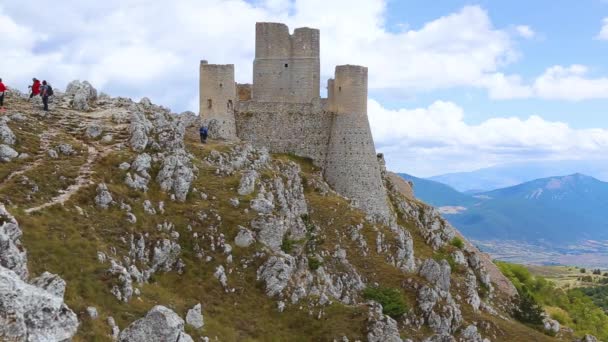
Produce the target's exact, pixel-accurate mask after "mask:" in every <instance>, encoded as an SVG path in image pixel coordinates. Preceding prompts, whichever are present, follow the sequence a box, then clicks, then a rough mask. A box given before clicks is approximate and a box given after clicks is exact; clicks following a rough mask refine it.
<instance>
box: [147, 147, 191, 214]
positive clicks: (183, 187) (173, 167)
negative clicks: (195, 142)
mask: <svg viewBox="0 0 608 342" xmlns="http://www.w3.org/2000/svg"><path fill="white" fill-rule="evenodd" d="M191 158H192V157H191V156H190V155H189V154H188V153H187V152H186V151H185V150H181V149H180V150H174V151H173V152H172V153H171V154H169V155H167V156H165V157H164V159H163V161H162V167H161V170H160V171H159V172H158V175H157V176H156V182H157V183H158V184H159V185H160V188H161V189H162V190H163V191H167V192H173V194H174V195H175V198H176V199H177V200H178V201H180V202H184V201H185V200H186V196H187V195H188V192H190V186H191V185H192V181H194V177H195V176H194V172H195V168H194V166H193V164H192V160H191Z"/></svg>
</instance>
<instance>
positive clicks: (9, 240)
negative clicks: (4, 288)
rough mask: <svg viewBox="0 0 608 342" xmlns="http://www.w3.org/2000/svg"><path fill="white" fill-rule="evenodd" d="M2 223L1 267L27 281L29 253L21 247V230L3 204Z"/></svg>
mask: <svg viewBox="0 0 608 342" xmlns="http://www.w3.org/2000/svg"><path fill="white" fill-rule="evenodd" d="M0 222H2V225H1V226H0V266H2V267H5V268H7V269H9V270H12V271H13V272H15V273H16V274H17V275H18V276H19V277H20V278H21V279H23V280H27V278H28V270H27V253H26V251H25V249H24V248H23V246H22V245H21V240H20V239H21V235H22V232H21V228H19V223H18V222H17V220H16V219H15V217H14V216H13V215H11V214H10V213H9V212H8V211H7V210H6V208H5V207H4V205H3V204H0Z"/></svg>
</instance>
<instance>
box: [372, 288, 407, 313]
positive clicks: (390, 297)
mask: <svg viewBox="0 0 608 342" xmlns="http://www.w3.org/2000/svg"><path fill="white" fill-rule="evenodd" d="M363 298H365V299H367V300H373V301H376V302H378V303H380V304H381V305H382V312H383V313H384V314H385V315H389V316H391V317H393V318H398V317H400V316H401V315H403V314H404V313H406V312H407V305H406V303H405V300H404V299H403V296H402V295H401V292H400V291H399V290H397V289H394V288H389V287H366V288H365V290H363Z"/></svg>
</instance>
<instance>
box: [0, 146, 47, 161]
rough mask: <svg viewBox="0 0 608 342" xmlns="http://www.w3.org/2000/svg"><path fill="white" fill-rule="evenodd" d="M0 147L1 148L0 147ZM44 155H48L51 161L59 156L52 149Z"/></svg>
mask: <svg viewBox="0 0 608 342" xmlns="http://www.w3.org/2000/svg"><path fill="white" fill-rule="evenodd" d="M0 147H1V146H0ZM46 153H47V154H48V156H49V157H50V158H51V159H57V158H59V154H58V153H57V151H55V150H54V149H49V150H48V151H46Z"/></svg>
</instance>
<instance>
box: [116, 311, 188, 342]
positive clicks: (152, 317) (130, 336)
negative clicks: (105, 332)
mask: <svg viewBox="0 0 608 342" xmlns="http://www.w3.org/2000/svg"><path fill="white" fill-rule="evenodd" d="M118 340H119V341H121V342H165V341H172V342H173V341H175V342H190V341H192V338H191V337H190V335H188V334H186V333H185V332H184V320H183V319H182V318H181V317H179V316H178V315H177V314H176V313H175V312H173V311H172V310H171V309H168V308H166V307H164V306H161V305H157V306H155V307H153V308H152V309H151V310H150V311H148V313H147V314H146V316H145V317H143V318H140V319H138V320H137V321H135V322H133V323H131V324H130V325H129V326H128V327H127V328H125V329H124V330H123V331H122V332H121V333H120V336H119V338H118Z"/></svg>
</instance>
